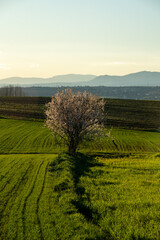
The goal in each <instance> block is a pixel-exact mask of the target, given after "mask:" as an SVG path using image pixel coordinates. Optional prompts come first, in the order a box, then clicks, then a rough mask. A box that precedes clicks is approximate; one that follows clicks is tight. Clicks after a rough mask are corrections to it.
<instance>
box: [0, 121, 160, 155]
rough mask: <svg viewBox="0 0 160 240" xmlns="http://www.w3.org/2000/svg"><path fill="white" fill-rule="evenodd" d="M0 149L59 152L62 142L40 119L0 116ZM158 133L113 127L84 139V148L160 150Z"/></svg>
mask: <svg viewBox="0 0 160 240" xmlns="http://www.w3.org/2000/svg"><path fill="white" fill-rule="evenodd" d="M0 133H1V137H0V153H58V152H60V151H63V150H65V148H64V145H63V144H60V143H59V142H57V140H56V139H55V138H53V135H52V133H51V132H50V131H49V130H48V128H46V127H45V126H44V123H43V122H36V121H24V120H14V119H0ZM159 139H160V133H159V132H146V131H138V130H137V131H135V130H127V129H114V128H113V130H112V131H111V138H101V139H96V140H95V141H91V142H84V144H82V145H81V146H80V149H81V151H83V152H91V151H92V152H99V151H100V152H115V151H118V152H155V151H159V150H160V141H159Z"/></svg>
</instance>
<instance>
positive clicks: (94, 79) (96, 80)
mask: <svg viewBox="0 0 160 240" xmlns="http://www.w3.org/2000/svg"><path fill="white" fill-rule="evenodd" d="M9 84H12V85H20V86H28V87H29V86H40V87H61V86H64V87H66V86H68V87H74V86H106V87H124V86H126V87H127V86H128V87H133V86H146V87H149V86H160V72H149V71H142V72H137V73H131V74H127V75H124V76H111V75H100V76H95V75H80V74H68V75H59V76H54V77H52V78H20V77H13V78H6V79H2V80H0V86H4V85H9Z"/></svg>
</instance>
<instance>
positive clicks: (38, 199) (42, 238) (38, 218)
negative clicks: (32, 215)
mask: <svg viewBox="0 0 160 240" xmlns="http://www.w3.org/2000/svg"><path fill="white" fill-rule="evenodd" d="M48 165H49V163H47V165H46V169H45V173H44V178H43V183H42V188H41V191H40V194H39V196H38V198H37V208H36V215H37V222H38V226H39V231H40V237H41V240H44V237H43V233H42V227H41V221H40V217H39V202H40V199H41V196H42V193H43V191H44V186H45V181H46V175H47V170H48Z"/></svg>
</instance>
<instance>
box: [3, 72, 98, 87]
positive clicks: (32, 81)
mask: <svg viewBox="0 0 160 240" xmlns="http://www.w3.org/2000/svg"><path fill="white" fill-rule="evenodd" d="M95 77H96V76H95V75H82V74H67V75H57V76H54V77H52V78H22V77H11V78H5V79H2V80H0V86H2V85H9V84H11V85H20V86H43V85H44V86H49V85H54V86H59V84H60V83H61V82H62V84H63V83H64V84H66V83H68V82H71V84H72V83H75V82H76V83H77V82H82V83H83V82H87V81H90V80H92V79H94V78H95Z"/></svg>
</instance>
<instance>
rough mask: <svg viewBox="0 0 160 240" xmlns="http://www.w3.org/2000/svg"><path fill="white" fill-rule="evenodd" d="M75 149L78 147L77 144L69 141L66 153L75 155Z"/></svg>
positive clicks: (74, 141) (71, 140)
mask: <svg viewBox="0 0 160 240" xmlns="http://www.w3.org/2000/svg"><path fill="white" fill-rule="evenodd" d="M77 147H78V142H77V141H76V140H75V139H74V138H72V139H70V141H69V145H68V152H69V153H70V154H72V155H74V154H75V153H76V150H77Z"/></svg>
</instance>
